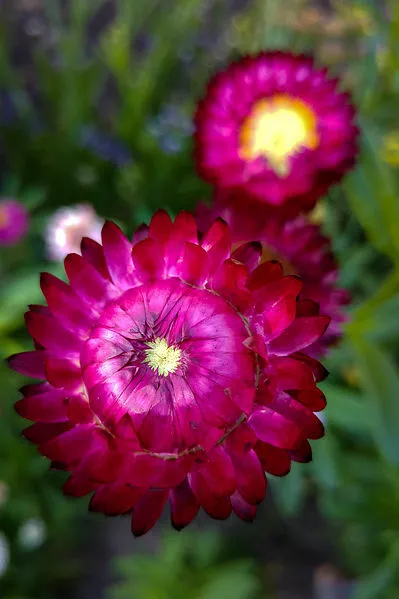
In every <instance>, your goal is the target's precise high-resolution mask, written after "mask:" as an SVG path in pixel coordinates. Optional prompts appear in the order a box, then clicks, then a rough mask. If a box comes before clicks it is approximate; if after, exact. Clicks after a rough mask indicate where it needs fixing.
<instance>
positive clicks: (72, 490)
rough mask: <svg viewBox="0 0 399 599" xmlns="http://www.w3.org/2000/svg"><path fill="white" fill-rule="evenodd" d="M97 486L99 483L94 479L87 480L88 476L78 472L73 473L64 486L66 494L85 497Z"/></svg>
mask: <svg viewBox="0 0 399 599" xmlns="http://www.w3.org/2000/svg"><path fill="white" fill-rule="evenodd" d="M96 487H97V485H96V483H94V482H93V481H91V480H87V478H84V477H82V476H79V475H76V474H71V476H70V477H69V478H68V480H67V481H66V483H65V484H64V486H63V491H64V495H71V496H72V497H84V496H85V495H88V494H89V493H92V492H93V491H94V490H95V489H96Z"/></svg>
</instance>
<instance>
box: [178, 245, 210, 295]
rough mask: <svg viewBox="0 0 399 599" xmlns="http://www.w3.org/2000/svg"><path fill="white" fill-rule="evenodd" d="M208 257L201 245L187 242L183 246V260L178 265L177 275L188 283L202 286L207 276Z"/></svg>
mask: <svg viewBox="0 0 399 599" xmlns="http://www.w3.org/2000/svg"><path fill="white" fill-rule="evenodd" d="M209 267H210V265H209V259H208V256H207V253H206V252H205V250H203V249H202V247H201V246H199V245H196V244H194V243H189V242H187V243H186V244H185V247H184V254H183V260H182V262H181V264H180V265H179V268H178V271H177V274H178V276H179V277H180V278H181V279H182V280H183V281H186V282H187V283H190V285H198V286H199V287H202V285H204V283H206V281H207V279H208V276H209Z"/></svg>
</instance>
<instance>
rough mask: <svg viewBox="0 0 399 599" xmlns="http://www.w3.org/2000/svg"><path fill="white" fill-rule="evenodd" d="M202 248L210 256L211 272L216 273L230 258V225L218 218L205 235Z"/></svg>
mask: <svg viewBox="0 0 399 599" xmlns="http://www.w3.org/2000/svg"><path fill="white" fill-rule="evenodd" d="M201 246H202V247H203V248H204V250H205V251H206V252H207V254H208V258H209V261H210V271H211V273H214V272H215V271H216V270H217V269H218V268H219V266H220V265H221V264H222V262H224V261H225V260H227V258H229V257H230V252H231V235H230V229H229V227H228V225H227V224H226V223H225V222H224V220H222V219H220V218H218V219H217V220H216V221H215V222H214V223H213V225H212V226H211V227H210V229H209V231H208V232H207V233H206V234H205V236H204V238H203V240H202V242H201Z"/></svg>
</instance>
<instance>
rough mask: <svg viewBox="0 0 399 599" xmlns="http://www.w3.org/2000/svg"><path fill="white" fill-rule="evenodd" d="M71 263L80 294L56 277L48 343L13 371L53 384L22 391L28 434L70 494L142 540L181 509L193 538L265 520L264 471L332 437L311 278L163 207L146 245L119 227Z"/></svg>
mask: <svg viewBox="0 0 399 599" xmlns="http://www.w3.org/2000/svg"><path fill="white" fill-rule="evenodd" d="M81 252H82V255H78V254H70V255H69V256H67V258H66V260H65V270H66V273H67V276H68V279H69V285H68V284H66V283H64V282H63V281H61V280H59V279H57V278H56V277H54V276H52V275H50V274H47V273H44V274H43V275H42V278H41V288H42V291H43V294H44V296H45V298H46V300H47V306H37V305H35V306H31V307H30V310H29V312H27V313H26V324H27V328H28V330H29V332H30V334H31V335H32V337H33V339H34V341H35V347H36V349H35V350H34V351H28V352H25V353H21V354H17V355H14V356H12V357H11V358H10V366H11V367H12V368H13V369H14V370H16V371H17V372H20V373H21V374H23V375H25V376H31V377H34V378H37V379H42V381H44V382H40V383H35V384H30V385H27V386H25V387H23V388H22V390H21V391H22V394H23V399H21V400H20V401H19V402H18V403H17V406H16V407H17V411H18V412H19V414H20V415H21V416H23V417H24V418H27V419H29V420H32V421H34V422H35V424H33V425H32V426H30V427H29V428H27V429H26V430H25V433H24V434H25V436H26V438H27V439H29V440H30V441H32V442H34V443H36V444H37V445H38V447H39V451H40V453H42V454H43V455H44V456H47V457H48V458H49V459H51V460H52V465H53V467H54V468H58V469H61V470H65V471H68V472H69V473H70V477H69V479H68V480H67V482H66V484H65V486H64V492H65V493H66V494H69V495H73V496H78V497H80V496H83V495H87V494H89V493H92V494H93V495H92V498H91V501H90V509H91V510H93V511H98V512H102V513H104V514H107V515H117V514H125V513H131V514H132V531H133V533H134V534H135V535H141V534H144V533H145V532H147V531H148V530H149V529H150V528H151V527H152V526H153V525H154V524H155V522H156V521H157V520H158V518H159V516H160V514H161V512H162V509H163V507H164V505H165V503H166V501H167V500H169V502H170V506H171V513H172V523H173V525H174V526H175V527H176V528H178V529H180V528H182V527H184V526H186V525H187V524H189V523H190V522H191V521H192V520H193V518H195V516H196V514H197V512H198V510H199V508H200V507H202V508H203V509H204V510H205V511H206V512H207V513H208V514H209V515H210V516H212V517H213V518H217V519H225V518H227V517H228V516H229V515H230V513H231V511H232V510H234V512H235V513H236V514H237V515H238V516H239V517H240V518H242V519H243V520H252V519H253V518H254V517H255V514H256V510H257V505H258V504H259V503H260V502H261V501H262V500H263V498H264V496H265V492H266V477H265V471H266V472H270V473H272V474H275V475H283V474H286V473H287V472H288V471H289V469H290V464H291V460H295V461H300V462H305V461H309V460H310V459H311V447H310V445H309V442H308V439H309V438H310V439H318V438H320V437H321V436H322V435H323V425H322V424H321V422H320V420H319V419H318V418H317V417H316V416H315V415H314V413H313V412H315V411H319V410H322V409H323V408H324V406H325V398H324V395H323V393H322V392H321V391H320V390H319V389H318V388H317V384H316V383H317V381H320V380H322V379H323V378H324V376H325V374H326V373H325V370H324V368H323V367H322V366H321V364H319V362H317V361H316V360H314V359H312V358H310V357H309V356H308V355H307V353H306V351H307V348H308V346H310V345H311V344H312V343H314V342H315V341H316V339H318V338H319V337H320V336H321V335H322V334H323V333H324V331H325V329H326V327H327V325H328V322H329V319H328V317H325V316H319V315H317V314H313V313H309V311H308V310H307V304H306V302H302V301H298V299H297V296H298V294H299V292H300V289H301V283H300V281H299V280H298V279H297V278H296V277H291V276H283V269H282V267H281V265H280V264H279V263H278V262H265V263H263V264H261V265H260V266H258V263H259V261H260V258H261V254H262V248H261V245H260V244H258V243H246V244H244V245H242V246H240V247H238V248H237V249H236V250H235V251H234V252H233V253H231V234H230V230H229V227H228V225H227V224H226V223H225V222H223V221H222V220H221V219H218V220H216V221H215V222H214V223H213V224H212V225H211V227H210V228H209V230H208V231H207V232H206V233H205V235H204V236H202V237H201V241H200V240H199V238H198V232H197V227H196V223H195V220H194V218H193V217H192V216H191V215H190V214H188V213H184V212H182V213H180V214H178V216H177V217H176V219H175V221H174V222H172V221H171V219H170V218H169V216H168V215H167V213H166V212H164V211H159V212H157V213H156V214H155V216H154V217H153V218H152V220H151V223H150V226H149V228H148V229H147V228H146V227H141V228H140V229H139V230H138V232H137V233H136V235H135V237H134V239H133V242H130V241H129V240H128V239H127V238H126V237H125V236H124V235H123V233H122V231H121V230H120V229H119V228H118V227H117V226H116V225H115V224H113V223H111V222H107V223H106V224H105V225H104V227H103V230H102V246H101V245H99V244H98V243H96V242H95V241H93V240H91V239H87V238H85V239H83V240H82V245H81Z"/></svg>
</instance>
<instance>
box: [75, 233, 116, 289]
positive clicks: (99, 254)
mask: <svg viewBox="0 0 399 599" xmlns="http://www.w3.org/2000/svg"><path fill="white" fill-rule="evenodd" d="M80 251H81V253H82V256H83V257H84V258H85V259H86V260H87V261H88V262H89V263H90V264H91V265H92V266H94V268H95V269H96V270H97V272H99V273H100V275H101V276H102V277H103V278H104V279H108V280H110V279H111V277H110V274H109V272H108V268H107V264H106V262H105V258H104V252H103V248H102V246H101V245H100V244H99V243H97V241H94V239H89V237H83V239H82V241H81V244H80Z"/></svg>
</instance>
